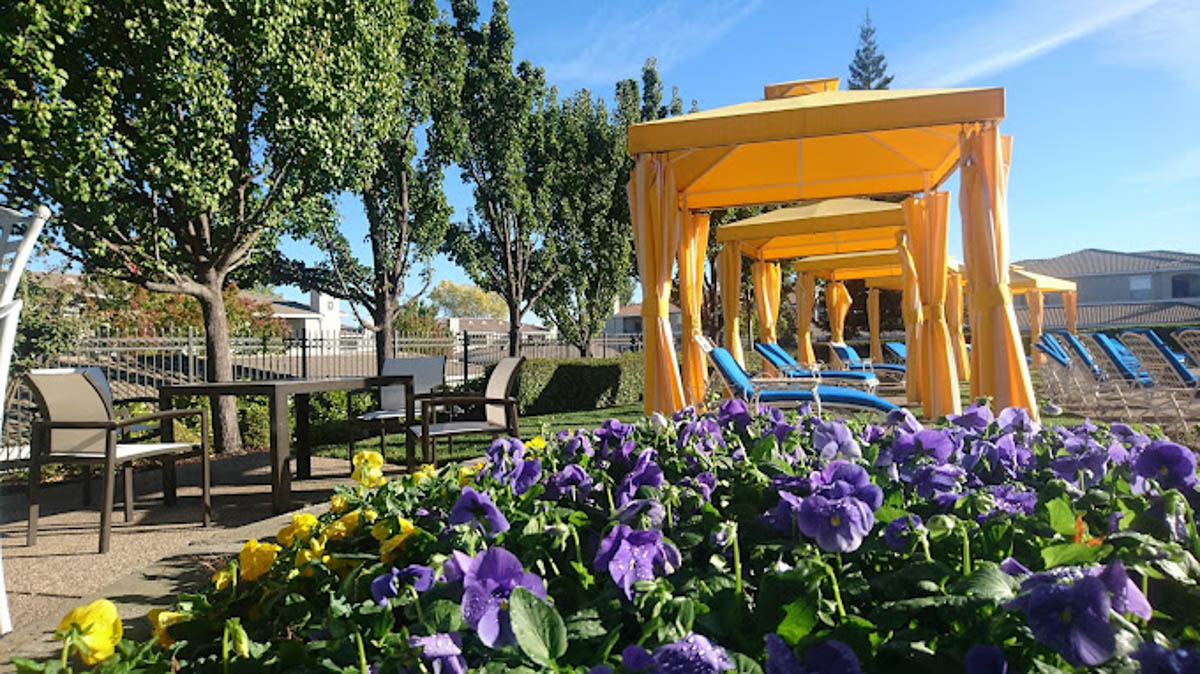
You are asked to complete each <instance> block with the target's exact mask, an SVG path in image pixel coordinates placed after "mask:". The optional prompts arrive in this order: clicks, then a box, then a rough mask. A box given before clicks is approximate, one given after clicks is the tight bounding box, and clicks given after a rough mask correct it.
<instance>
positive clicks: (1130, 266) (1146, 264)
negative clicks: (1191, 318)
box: [1016, 248, 1200, 278]
mask: <svg viewBox="0 0 1200 674" xmlns="http://www.w3.org/2000/svg"><path fill="white" fill-rule="evenodd" d="M1016 264H1019V265H1021V266H1022V267H1025V268H1026V269H1028V270H1029V271H1032V272H1037V273H1039V274H1048V275H1050V276H1057V277H1059V278H1078V277H1080V276H1094V275H1102V274H1124V273H1134V272H1152V271H1171V270H1175V269H1197V268H1200V254H1196V253H1183V252H1179V251H1173V250H1146V251H1141V252H1137V253H1124V252H1121V251H1116V250H1102V249H1100V248H1084V249H1083V250H1077V251H1075V252H1073V253H1067V254H1066V255H1059V256H1058V257H1049V258H1045V259H1041V260H1021V261H1019V262H1017V263H1016Z"/></svg>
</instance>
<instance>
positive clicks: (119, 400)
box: [112, 396, 158, 407]
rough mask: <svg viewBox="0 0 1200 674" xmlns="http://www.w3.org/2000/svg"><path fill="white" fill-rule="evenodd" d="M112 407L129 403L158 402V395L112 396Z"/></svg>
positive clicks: (152, 403) (151, 403)
mask: <svg viewBox="0 0 1200 674" xmlns="http://www.w3.org/2000/svg"><path fill="white" fill-rule="evenodd" d="M112 403H113V407H116V406H117V405H128V404H130V403H147V404H150V405H157V404H158V396H133V397H132V398H114V399H113V401H112Z"/></svg>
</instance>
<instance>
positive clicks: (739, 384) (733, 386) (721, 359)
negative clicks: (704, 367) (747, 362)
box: [708, 348, 754, 399]
mask: <svg viewBox="0 0 1200 674" xmlns="http://www.w3.org/2000/svg"><path fill="white" fill-rule="evenodd" d="M708 357H709V358H710V359H712V362H713V365H714V366H716V368H717V372H719V373H720V374H721V378H722V379H724V380H725V384H726V385H728V386H729V389H730V390H731V391H733V392H734V394H736V395H738V396H741V397H742V398H746V399H749V398H751V397H753V396H754V384H752V383H750V375H749V374H747V373H746V370H744V369H743V368H742V366H741V365H738V362H737V360H736V359H735V358H734V357H733V354H732V353H729V350H728V349H724V348H716V349H713V350H712V351H710V352H709V354H708Z"/></svg>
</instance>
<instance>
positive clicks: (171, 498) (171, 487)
mask: <svg viewBox="0 0 1200 674" xmlns="http://www.w3.org/2000/svg"><path fill="white" fill-rule="evenodd" d="M162 470H163V474H162V481H163V502H164V503H166V504H167V505H169V506H173V505H175V504H176V503H177V502H178V500H179V499H178V496H179V490H178V485H179V475H178V473H177V472H176V470H175V457H167V458H165V459H163V466H162Z"/></svg>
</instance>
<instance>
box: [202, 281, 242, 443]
mask: <svg viewBox="0 0 1200 674" xmlns="http://www.w3.org/2000/svg"><path fill="white" fill-rule="evenodd" d="M214 285H215V287H214ZM214 285H210V286H209V287H208V291H209V292H208V293H205V294H204V295H203V296H202V297H200V298H199V300H200V308H201V311H202V312H203V314H204V348H205V357H204V370H205V375H206V378H207V380H208V381H212V382H218V381H233V349H232V346H231V344H230V340H229V321H228V319H227V317H226V316H225V301H224V298H223V297H222V295H221V284H220V283H216V284H214ZM209 404H210V405H211V407H210V409H212V410H213V415H212V421H213V443H214V445H215V451H216V452H217V453H220V452H222V451H225V450H229V451H230V452H238V451H240V450H241V448H242V436H241V434H240V433H239V432H238V421H237V401H236V400H235V399H234V398H233V396H213V397H212V398H210V400H209Z"/></svg>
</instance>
